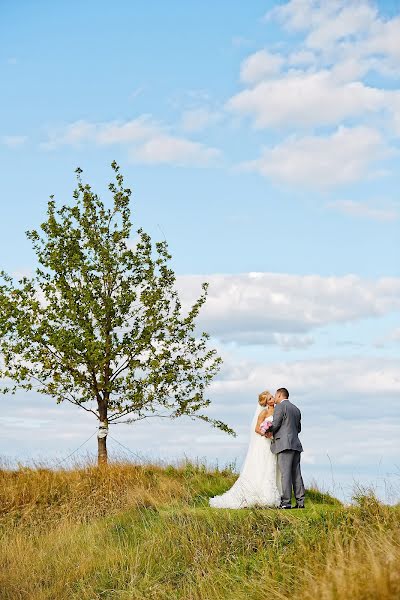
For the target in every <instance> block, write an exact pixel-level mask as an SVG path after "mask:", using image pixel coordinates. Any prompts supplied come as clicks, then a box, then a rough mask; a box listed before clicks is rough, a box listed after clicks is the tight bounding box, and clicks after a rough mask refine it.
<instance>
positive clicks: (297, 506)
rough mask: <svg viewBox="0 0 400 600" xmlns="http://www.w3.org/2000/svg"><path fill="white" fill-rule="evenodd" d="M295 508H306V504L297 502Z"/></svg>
mask: <svg viewBox="0 0 400 600" xmlns="http://www.w3.org/2000/svg"><path fill="white" fill-rule="evenodd" d="M293 508H305V506H304V504H303V505H301V506H299V505H298V504H296V506H294V507H293Z"/></svg>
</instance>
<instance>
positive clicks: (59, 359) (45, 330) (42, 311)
mask: <svg viewBox="0 0 400 600" xmlns="http://www.w3.org/2000/svg"><path fill="white" fill-rule="evenodd" d="M112 168H113V170H114V172H115V182H113V183H111V184H110V185H109V190H110V192H111V193H112V195H113V206H112V208H106V207H105V206H104V204H103V202H102V201H101V200H100V198H99V197H98V196H97V194H95V193H94V192H93V191H92V189H91V187H90V186H89V185H88V184H83V183H82V179H81V173H82V171H81V169H77V170H76V172H77V179H78V185H77V188H76V190H75V191H74V194H73V197H74V201H73V203H72V204H71V205H66V206H62V207H61V208H59V209H57V207H56V203H55V201H54V198H53V197H51V198H50V201H49V203H48V211H47V220H46V221H45V222H44V223H43V224H42V225H41V231H40V232H38V231H29V232H27V236H28V238H29V239H30V240H31V242H32V244H33V248H34V250H35V252H36V255H37V259H38V267H37V269H36V272H35V275H34V277H33V278H27V277H24V278H22V279H21V280H19V281H18V282H17V283H15V282H14V281H13V279H12V278H11V277H10V276H8V275H7V274H6V273H4V272H3V273H2V277H1V280H0V352H1V354H2V361H3V365H2V373H1V374H2V376H3V378H5V380H6V381H9V382H11V383H10V385H8V387H7V388H4V389H3V391H4V392H5V393H7V392H15V390H16V389H18V388H22V389H25V390H32V389H35V390H37V391H38V392H40V393H42V394H46V395H47V396H51V397H53V398H54V399H55V400H56V401H57V403H60V402H63V401H68V402H71V403H72V404H75V405H76V406H79V407H81V408H82V409H84V410H86V411H89V412H91V413H93V415H95V416H96V417H97V419H98V420H99V421H100V427H99V434H98V458H99V462H106V461H107V448H106V435H107V432H108V425H109V424H110V423H117V422H121V421H122V422H135V421H137V420H141V419H144V418H147V417H154V416H162V417H169V418H176V417H180V416H183V415H187V416H189V417H191V418H193V419H195V418H197V419H202V420H204V421H207V422H209V423H211V424H212V425H213V426H214V427H217V428H219V429H222V430H223V431H225V432H227V433H230V434H234V432H233V431H232V430H231V429H230V428H229V427H228V426H227V425H225V424H224V423H222V422H221V421H218V420H215V419H211V418H210V417H208V416H206V415H205V414H203V413H202V412H201V411H202V409H204V408H205V407H207V406H208V405H209V404H210V400H209V399H207V398H206V397H205V393H206V388H207V386H208V385H209V384H210V382H211V380H212V378H213V377H214V376H215V375H216V373H217V372H218V370H219V368H220V364H221V359H220V358H219V357H218V356H217V354H216V351H215V350H214V349H209V348H208V346H207V340H208V335H207V334H206V333H202V334H201V335H200V336H196V334H195V325H196V318H197V316H198V314H199V311H200V309H201V307H202V305H203V304H204V303H205V301H206V296H207V284H203V286H202V293H201V296H200V297H199V299H198V300H197V301H196V302H195V303H194V304H193V306H192V307H191V309H190V310H189V312H188V313H187V314H185V315H184V314H183V311H182V306H181V302H180V299H179V296H178V293H177V290H176V289H175V275H174V272H173V271H172V270H171V268H170V267H169V261H170V258H171V256H170V255H169V253H168V248H167V244H166V242H165V241H162V242H158V243H156V244H155V245H154V246H153V244H152V242H151V239H150V236H149V235H148V234H146V233H145V232H144V231H143V230H142V229H139V230H138V231H137V236H136V239H135V240H134V244H132V242H129V243H128V240H130V239H131V231H132V222H131V216H130V208H129V203H130V196H131V191H130V190H129V189H127V188H124V182H123V177H122V175H121V174H120V172H119V167H118V165H117V164H116V163H115V162H114V163H113V164H112ZM132 246H133V247H132Z"/></svg>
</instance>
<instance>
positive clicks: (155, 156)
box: [131, 135, 222, 167]
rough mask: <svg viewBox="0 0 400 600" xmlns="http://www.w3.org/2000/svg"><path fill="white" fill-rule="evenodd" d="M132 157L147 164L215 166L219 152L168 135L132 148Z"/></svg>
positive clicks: (218, 160) (219, 157) (218, 159)
mask: <svg viewBox="0 0 400 600" xmlns="http://www.w3.org/2000/svg"><path fill="white" fill-rule="evenodd" d="M131 156H132V159H133V160H135V161H137V162H143V163H147V164H156V163H173V164H176V165H179V166H195V167H206V166H217V165H219V164H220V160H221V156H222V155H221V152H220V151H219V150H217V149H216V148H208V147H207V146H205V145H204V144H200V143H197V142H192V141H190V140H186V139H183V138H178V137H173V136H169V135H160V136H156V137H154V138H152V139H150V140H147V141H146V142H145V143H144V144H142V145H141V146H138V147H137V148H136V149H134V150H133V152H132V154H131Z"/></svg>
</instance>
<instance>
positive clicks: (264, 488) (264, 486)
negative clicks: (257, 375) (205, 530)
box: [210, 391, 281, 508]
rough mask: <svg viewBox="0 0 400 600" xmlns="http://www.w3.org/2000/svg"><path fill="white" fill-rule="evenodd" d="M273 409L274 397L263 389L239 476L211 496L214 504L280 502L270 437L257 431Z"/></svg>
mask: <svg viewBox="0 0 400 600" xmlns="http://www.w3.org/2000/svg"><path fill="white" fill-rule="evenodd" d="M273 413H274V397H273V396H272V394H270V393H269V392H268V391H265V392H262V393H261V394H260V395H259V397H258V406H257V408H256V412H255V414H254V417H253V421H252V424H251V430H250V442H249V447H248V450H247V455H246V458H245V460H244V463H243V465H242V468H241V470H240V475H239V478H238V479H237V480H236V481H235V483H234V484H233V486H232V487H231V488H230V489H229V490H228V491H227V492H225V493H224V494H222V495H221V496H214V497H213V498H210V506H212V507H213V508H245V507H250V506H279V504H280V500H281V494H280V489H279V488H280V487H281V485H280V477H279V473H278V467H277V461H276V456H275V455H274V454H272V452H271V450H270V446H271V440H270V439H269V438H268V437H265V436H264V435H262V434H261V431H260V424H261V423H262V421H263V420H264V419H265V418H266V417H267V418H268V419H269V420H271V421H272V418H273V417H272V415H273Z"/></svg>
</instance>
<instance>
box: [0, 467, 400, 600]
mask: <svg viewBox="0 0 400 600" xmlns="http://www.w3.org/2000/svg"><path fill="white" fill-rule="evenodd" d="M234 479H235V475H234V474H233V473H232V472H230V471H229V470H226V471H218V470H213V471H211V470H207V469H206V468H205V467H204V466H201V465H197V466H196V465H191V464H183V465H181V466H177V467H169V468H162V467H160V466H155V465H131V464H127V463H119V464H113V465H110V467H109V468H103V469H97V467H92V466H87V467H80V468H75V469H70V470H58V471H53V470H51V469H49V468H48V469H45V468H41V469H32V468H31V469H26V468H25V469H24V468H22V469H19V470H18V471H15V472H11V471H6V470H3V471H2V472H0V505H1V516H0V531H1V538H2V539H1V545H0V567H1V568H0V598H1V599H4V600H11V599H12V600H14V599H16V600H17V599H18V600H28V599H29V600H64V599H65V600H66V599H67V598H68V599H76V600H78V599H79V600H95V599H104V598H106V599H110V600H111V599H113V600H114V599H115V600H116V599H118V600H142V599H149V600H153V599H154V600H155V599H157V600H173V599H177V600H178V599H179V600H225V599H228V598H229V599H230V600H232V599H233V600H242V599H243V600H244V599H246V600H250V599H261V598H272V599H283V598H290V599H291V598H293V597H303V598H305V600H311V598H312V599H315V598H322V599H323V600H349V599H350V598H351V599H358V598H360V599H365V600H367V599H371V600H372V598H373V599H374V600H375V599H382V600H388V599H389V598H390V599H393V598H397V597H400V581H399V570H398V565H399V564H400V562H399V559H400V530H399V517H400V510H399V508H398V507H387V506H383V505H381V504H380V503H379V502H378V501H377V500H376V499H375V498H374V497H373V496H372V495H369V496H361V495H360V496H359V497H358V503H357V505H356V506H354V507H351V508H344V507H343V506H341V504H340V503H339V502H337V501H335V500H334V499H332V498H330V497H329V496H328V495H322V494H320V493H319V492H318V491H317V490H310V491H309V493H308V507H307V509H306V510H305V511H292V512H287V511H276V510H262V509H258V510H257V509H254V510H241V511H230V510H212V509H210V508H209V507H208V502H207V500H208V497H209V496H210V495H214V494H215V493H219V492H221V491H223V490H224V489H226V488H227V487H229V486H230V485H231V484H232V482H233V481H234Z"/></svg>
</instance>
